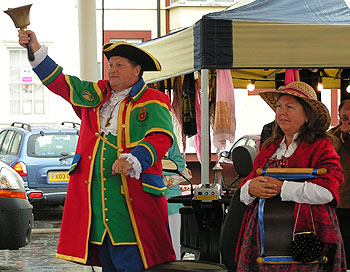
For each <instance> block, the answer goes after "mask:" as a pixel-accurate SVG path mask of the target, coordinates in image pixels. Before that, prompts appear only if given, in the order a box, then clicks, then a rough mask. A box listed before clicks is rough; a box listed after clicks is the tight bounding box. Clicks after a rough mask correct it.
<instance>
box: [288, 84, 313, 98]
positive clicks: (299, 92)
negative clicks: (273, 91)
mask: <svg viewBox="0 0 350 272" xmlns="http://www.w3.org/2000/svg"><path fill="white" fill-rule="evenodd" d="M288 90H291V91H294V92H296V93H297V94H300V95H302V96H304V97H306V98H312V97H311V96H310V95H308V94H306V93H304V92H302V91H300V90H298V89H294V88H290V87H289V88H287V89H284V91H288Z"/></svg>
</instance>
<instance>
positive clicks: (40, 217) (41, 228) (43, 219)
mask: <svg viewBox="0 0 350 272" xmlns="http://www.w3.org/2000/svg"><path fill="white" fill-rule="evenodd" d="M34 216H35V220H34V229H33V233H32V241H31V242H30V243H29V245H27V246H25V247H23V248H20V249H19V250H0V272H34V271H35V272H62V271H64V272H73V271H74V272H86V271H91V269H89V268H87V267H86V268H84V267H85V266H82V265H78V264H74V263H72V262H68V261H64V260H61V259H57V258H56V256H55V255H56V247H57V242H58V236H59V230H60V225H61V217H62V209H59V208H49V209H45V210H44V209H43V210H40V211H35V213H34Z"/></svg>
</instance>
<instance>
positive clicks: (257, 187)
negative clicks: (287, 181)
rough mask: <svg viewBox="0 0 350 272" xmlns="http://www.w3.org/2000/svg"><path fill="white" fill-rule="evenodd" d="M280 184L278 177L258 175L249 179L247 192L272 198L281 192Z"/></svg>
mask: <svg viewBox="0 0 350 272" xmlns="http://www.w3.org/2000/svg"><path fill="white" fill-rule="evenodd" d="M282 184H283V183H282V181H280V180H278V179H275V178H271V177H264V176H258V177H255V178H253V179H252V180H251V181H250V183H249V191H248V193H249V194H250V195H251V196H256V197H260V198H272V197H274V196H276V195H278V194H279V193H281V187H282Z"/></svg>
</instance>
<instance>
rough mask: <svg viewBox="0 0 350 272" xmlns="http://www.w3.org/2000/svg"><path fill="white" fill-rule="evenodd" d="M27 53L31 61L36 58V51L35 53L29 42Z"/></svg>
mask: <svg viewBox="0 0 350 272" xmlns="http://www.w3.org/2000/svg"><path fill="white" fill-rule="evenodd" d="M27 53H28V59H29V60H30V61H33V60H34V59H35V58H34V53H33V50H32V48H31V47H30V44H29V43H27Z"/></svg>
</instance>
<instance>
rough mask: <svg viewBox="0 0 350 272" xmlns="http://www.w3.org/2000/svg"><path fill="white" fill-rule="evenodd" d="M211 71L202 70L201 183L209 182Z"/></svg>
mask: <svg viewBox="0 0 350 272" xmlns="http://www.w3.org/2000/svg"><path fill="white" fill-rule="evenodd" d="M208 120H209V72H208V69H203V70H201V183H202V184H208V183H209V154H210V150H209V139H210V136H209V122H208Z"/></svg>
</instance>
